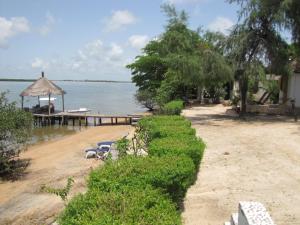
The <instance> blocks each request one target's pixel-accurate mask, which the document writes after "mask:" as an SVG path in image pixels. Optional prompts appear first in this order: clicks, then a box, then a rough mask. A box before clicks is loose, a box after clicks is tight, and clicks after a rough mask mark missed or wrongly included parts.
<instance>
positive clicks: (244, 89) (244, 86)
mask: <svg viewBox="0 0 300 225" xmlns="http://www.w3.org/2000/svg"><path fill="white" fill-rule="evenodd" d="M239 85H240V93H241V112H240V117H244V116H245V114H246V112H247V93H248V77H247V75H246V74H245V71H243V72H242V74H240V79H239Z"/></svg>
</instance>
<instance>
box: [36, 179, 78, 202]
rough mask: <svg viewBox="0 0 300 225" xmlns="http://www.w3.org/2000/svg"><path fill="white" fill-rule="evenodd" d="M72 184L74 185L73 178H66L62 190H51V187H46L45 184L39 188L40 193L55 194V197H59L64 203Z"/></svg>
mask: <svg viewBox="0 0 300 225" xmlns="http://www.w3.org/2000/svg"><path fill="white" fill-rule="evenodd" d="M73 183H74V180H73V178H72V177H68V180H67V185H66V186H65V187H64V188H52V187H48V186H46V185H45V184H43V185H42V186H41V189H40V191H41V192H45V193H49V194H55V195H57V196H59V197H60V198H61V199H62V200H63V201H64V203H66V202H67V200H68V194H69V193H70V190H71V188H72V186H73Z"/></svg>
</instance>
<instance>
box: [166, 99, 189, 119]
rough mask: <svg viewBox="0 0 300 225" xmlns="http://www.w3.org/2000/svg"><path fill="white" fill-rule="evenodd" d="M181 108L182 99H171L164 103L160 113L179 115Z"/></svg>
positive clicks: (182, 106)
mask: <svg viewBox="0 0 300 225" xmlns="http://www.w3.org/2000/svg"><path fill="white" fill-rule="evenodd" d="M183 108H184V105H183V101H181V100H175V101H171V102H168V103H166V104H165V105H164V106H163V107H162V114H166V115H180V113H181V111H182V110H183Z"/></svg>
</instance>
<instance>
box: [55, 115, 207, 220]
mask: <svg viewBox="0 0 300 225" xmlns="http://www.w3.org/2000/svg"><path fill="white" fill-rule="evenodd" d="M138 125H139V126H138V130H137V131H138V134H139V135H138V137H139V138H141V139H147V141H146V144H147V147H148V156H147V157H136V156H126V155H125V154H124V157H122V158H120V159H119V160H118V161H109V162H107V163H106V164H105V166H104V167H100V168H98V169H96V170H94V171H92V172H91V174H90V177H89V180H88V192H87V193H86V194H84V195H79V196H77V197H75V198H74V199H73V200H71V202H70V203H69V205H68V206H67V207H66V209H65V211H64V212H63V213H62V214H61V216H60V218H59V222H60V224H61V225H64V224H68V225H69V224H71V225H72V224H74V225H77V224H83V225H87V224H92V225H96V224H104V225H105V224H125V225H126V224H145V225H146V224H181V221H180V214H179V211H177V210H176V207H177V209H178V208H179V206H180V203H181V202H182V200H183V197H184V195H185V193H186V191H187V188H188V187H189V186H190V185H191V184H192V183H193V182H194V180H195V175H196V172H197V168H198V166H199V162H200V160H201V158H202V154H203V150H204V148H205V145H204V143H203V142H202V141H201V140H200V139H197V138H196V137H195V130H194V129H193V128H191V123H190V122H189V121H187V120H186V119H184V118H183V117H181V116H152V117H146V118H143V119H141V120H140V121H139V124H138ZM143 141H145V140H143ZM127 144H128V143H127V142H126V141H125V140H121V141H119V142H118V143H117V145H118V148H120V149H126V148H127V147H126V146H127ZM171 200H172V201H171Z"/></svg>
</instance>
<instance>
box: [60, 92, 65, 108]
mask: <svg viewBox="0 0 300 225" xmlns="http://www.w3.org/2000/svg"><path fill="white" fill-rule="evenodd" d="M61 98H62V111H63V112H64V111H65V97H64V93H62V95H61Z"/></svg>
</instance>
